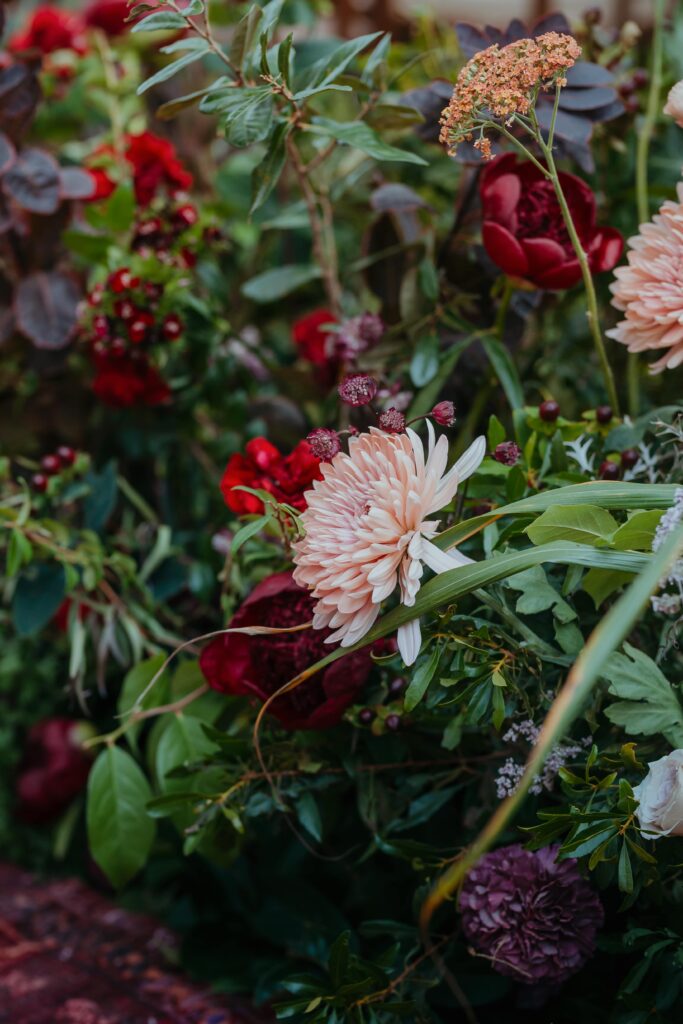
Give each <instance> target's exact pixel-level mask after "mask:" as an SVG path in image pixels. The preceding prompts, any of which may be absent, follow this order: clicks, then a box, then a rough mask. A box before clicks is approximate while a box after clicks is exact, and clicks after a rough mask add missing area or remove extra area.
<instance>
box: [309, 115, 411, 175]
mask: <svg viewBox="0 0 683 1024" xmlns="http://www.w3.org/2000/svg"><path fill="white" fill-rule="evenodd" d="M309 131H311V132H316V133H318V134H320V135H326V136H328V137H329V138H331V139H335V140H336V141H337V142H341V143H342V144H343V145H345V146H353V147H355V149H360V151H361V152H362V153H367V154H368V156H371V157H374V158H375V160H387V161H390V162H393V163H406V164H421V165H424V164H426V163H427V161H426V160H423V158H422V157H421V156H417V154H416V153H410V152H409V151H408V150H405V149H399V148H398V147H397V146H391V145H390V144H389V143H388V142H384V140H383V139H381V138H380V136H379V135H378V134H377V132H375V131H373V129H372V128H371V127H370V126H369V125H367V124H365V123H364V122H363V121H331V120H330V119H329V118H326V117H316V118H315V121H314V122H313V124H312V125H311V126H310V128H309Z"/></svg>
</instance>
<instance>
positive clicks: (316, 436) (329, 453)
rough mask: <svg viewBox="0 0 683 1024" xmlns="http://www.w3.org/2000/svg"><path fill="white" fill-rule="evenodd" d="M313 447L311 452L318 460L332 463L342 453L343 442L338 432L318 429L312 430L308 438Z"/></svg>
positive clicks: (322, 428) (323, 428)
mask: <svg viewBox="0 0 683 1024" xmlns="http://www.w3.org/2000/svg"><path fill="white" fill-rule="evenodd" d="M306 440H307V441H308V443H309V444H310V446H311V451H312V452H313V454H314V455H315V457H316V459H320V461H321V462H331V461H332V459H333V458H334V457H335V455H337V453H338V452H340V451H341V441H340V440H339V434H338V433H337V431H336V430H327V429H326V428H325V427H318V429H317V430H312V431H311V433H310V434H309V435H308V437H307V438H306Z"/></svg>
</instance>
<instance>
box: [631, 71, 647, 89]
mask: <svg viewBox="0 0 683 1024" xmlns="http://www.w3.org/2000/svg"><path fill="white" fill-rule="evenodd" d="M649 81H650V75H649V72H648V71H647V70H646V69H645V68H636V69H635V71H634V72H633V84H634V85H635V87H636V89H644V88H645V86H646V85H647V84H648V82H649Z"/></svg>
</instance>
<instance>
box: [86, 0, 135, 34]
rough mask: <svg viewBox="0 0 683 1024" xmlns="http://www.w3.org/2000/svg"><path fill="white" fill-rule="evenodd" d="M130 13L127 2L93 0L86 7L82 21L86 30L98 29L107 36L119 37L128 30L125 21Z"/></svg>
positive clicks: (127, 24)
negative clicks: (86, 27)
mask: <svg viewBox="0 0 683 1024" xmlns="http://www.w3.org/2000/svg"><path fill="white" fill-rule="evenodd" d="M130 11H131V8H130V7H129V6H128V0H93V3H91V4H90V5H89V6H88V7H86V9H85V13H84V15H83V20H84V21H85V24H86V25H87V26H88V28H99V29H100V30H101V31H102V32H105V33H106V34H107V35H108V36H121V35H123V34H124V32H128V31H129V29H130V23H129V22H127V20H126V19H127V18H128V15H129V13H130Z"/></svg>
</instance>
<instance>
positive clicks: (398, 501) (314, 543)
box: [294, 420, 486, 665]
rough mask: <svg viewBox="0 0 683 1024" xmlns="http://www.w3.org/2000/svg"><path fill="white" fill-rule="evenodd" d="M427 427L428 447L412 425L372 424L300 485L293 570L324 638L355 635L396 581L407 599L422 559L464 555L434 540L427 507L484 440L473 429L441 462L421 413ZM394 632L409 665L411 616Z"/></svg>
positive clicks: (451, 492) (473, 459)
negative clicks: (303, 491)
mask: <svg viewBox="0 0 683 1024" xmlns="http://www.w3.org/2000/svg"><path fill="white" fill-rule="evenodd" d="M427 430H428V432H429V443H428V447H427V451H426V452H425V449H424V446H423V443H422V441H421V439H420V438H419V436H418V435H417V434H416V433H415V431H414V430H412V429H411V428H410V427H408V428H407V429H406V431H405V433H400V434H387V433H386V432H384V431H382V430H378V429H377V428H376V427H372V428H371V429H370V431H369V433H364V434H361V435H359V436H357V437H352V438H351V440H350V442H349V452H348V455H347V454H346V453H345V452H339V454H337V455H336V456H335V457H334V458H333V460H332V462H331V463H325V464H323V465H321V467H320V469H321V473H322V479H321V480H317V481H316V482H315V483H314V484H313V488H312V490H311V491H309V492H308V493H307V495H306V499H307V503H308V507H307V508H306V510H305V511H304V513H303V515H302V516H301V523H302V525H303V527H304V529H305V531H306V534H305V537H304V538H303V539H302V540H300V541H298V542H297V543H296V544H295V545H294V552H295V554H294V562H295V565H296V569H295V571H294V579H295V581H296V582H297V583H298V584H299V585H300V586H304V587H307V588H308V589H309V590H310V591H311V592H312V594H313V597H314V598H316V605H315V614H314V616H313V626H314V628H315V629H327V628H331V629H333V630H334V632H333V633H332V634H331V635H330V636H329V637H328V638H327V642H328V643H333V642H335V641H340V642H341V645H342V647H349V646H351V645H352V644H354V643H355V642H356V641H357V640H360V639H361V638H362V637H363V636H364V635H365V634H366V633H367V631H368V630H369V629H370V627H371V626H372V624H373V623H374V621H375V619H376V618H377V616H378V615H379V610H380V605H381V602H382V601H384V600H385V599H386V598H387V597H389V595H390V594H392V593H393V591H394V590H395V589H396V587H397V586H398V587H399V589H400V592H401V601H402V603H403V604H404V605H406V606H407V607H411V606H412V605H414V604H415V599H416V596H417V593H418V591H419V589H420V580H421V577H422V574H423V572H424V566H425V565H426V566H428V567H429V568H430V569H432V570H433V571H434V572H437V573H440V572H446V571H447V570H449V569H454V568H455V567H456V566H459V565H466V564H468V563H469V562H471V559H470V558H467V557H466V556H465V555H462V554H460V552H458V551H450V552H445V551H441V550H440V548H438V547H437V546H436V545H435V544H434V543H433V538H434V537H435V536H436V533H437V528H438V525H439V523H438V521H436V520H432V519H429V518H428V517H429V516H430V515H431V514H432V513H434V512H436V511H438V510H439V509H441V508H443V507H444V506H445V505H447V504H448V503H449V502H450V501H451V500H452V499H453V497H454V496H455V493H456V491H457V489H458V485H459V484H460V483H461V482H462V481H463V480H465V479H467V477H469V476H471V474H472V473H474V471H475V470H476V469H477V468H478V466H479V464H480V463H481V461H482V459H483V458H484V455H485V452H486V442H485V439H484V438H483V437H480V438H478V439H477V440H476V441H475V442H474V443H473V444H472V445H471V446H470V447H469V448H468V449H467V451H466V452H465V453H464V455H462V456H461V457H460V459H459V460H458V461H457V462H456V463H455V465H454V466H453V467H452V468H451V469H450V470H448V471H447V470H446V463H447V461H448V440H447V438H446V437H445V436H442V437H440V438H439V440H438V441H437V440H436V438H435V435H434V428H433V427H432V425H431V423H430V422H429V420H427ZM397 639H398V647H399V650H400V652H401V655H402V657H403V660H404V661H405V663H406V664H407V665H411V664H412V663H413V662H414V661H415V659H416V658H417V656H418V654H419V651H420V644H421V634H420V625H419V622H418V621H417V620H416V619H414V620H413V621H412V622H410V623H408V624H407V625H404V626H401V627H400V628H399V630H398V638H397Z"/></svg>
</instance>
